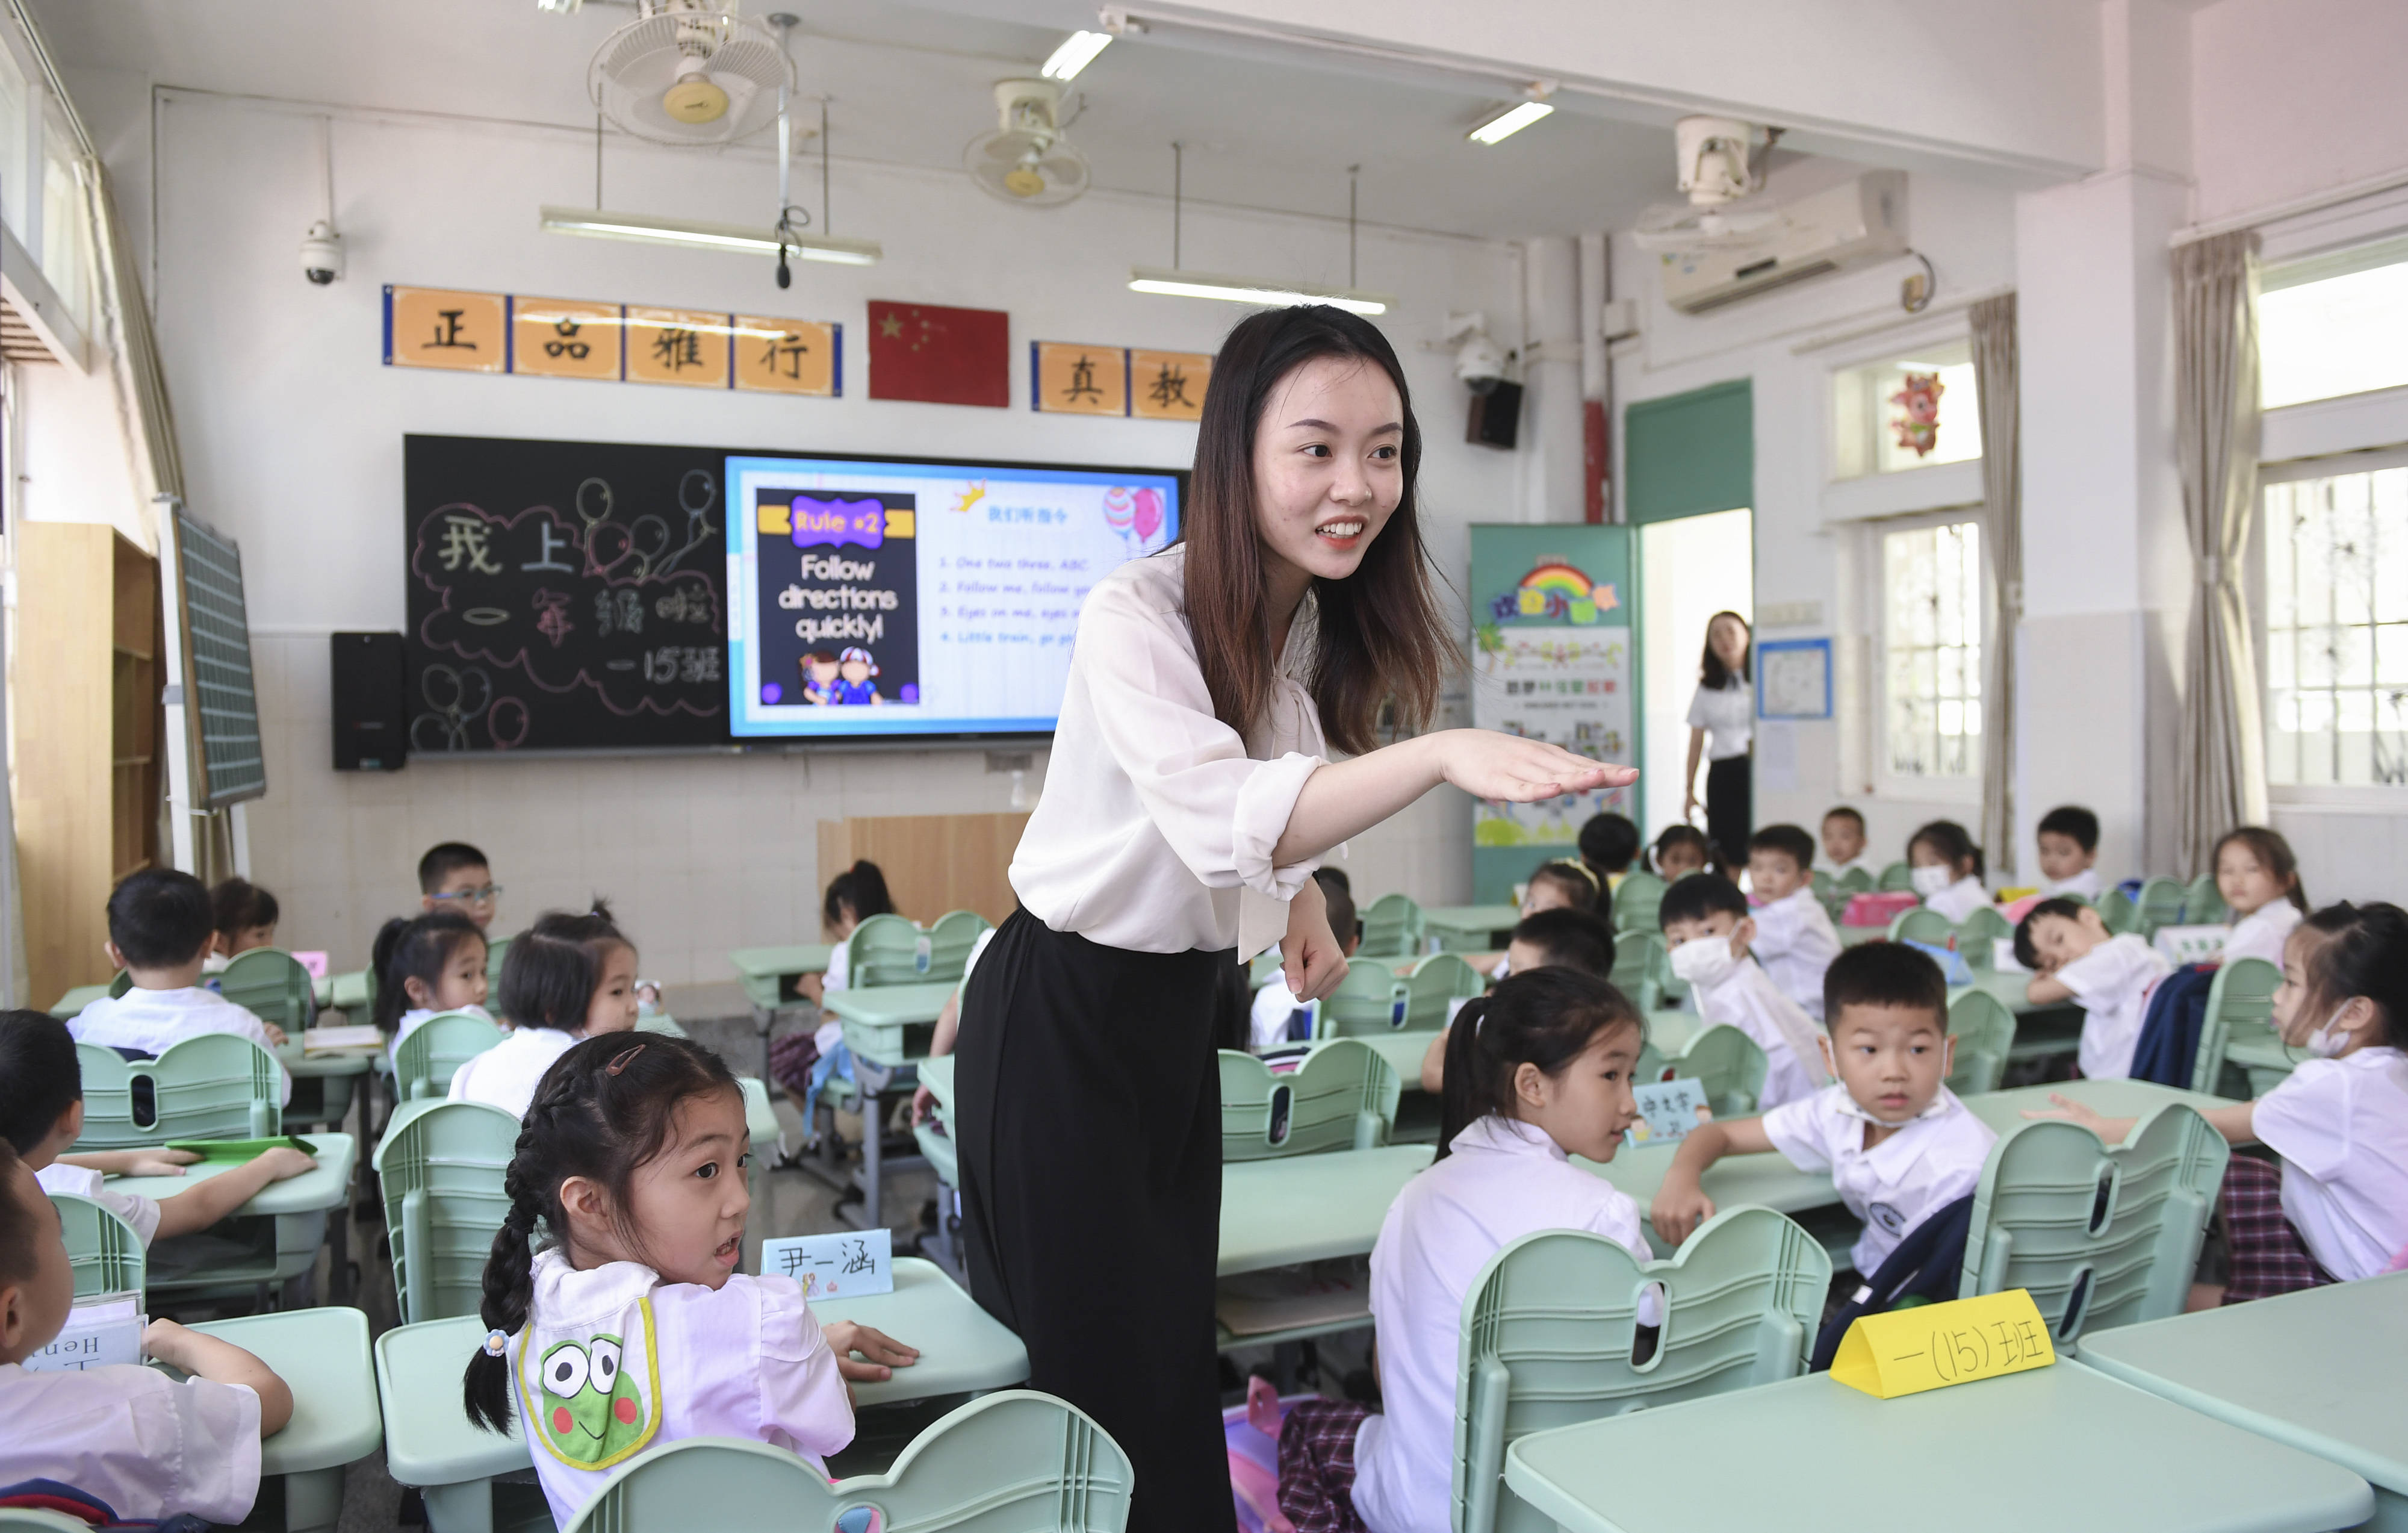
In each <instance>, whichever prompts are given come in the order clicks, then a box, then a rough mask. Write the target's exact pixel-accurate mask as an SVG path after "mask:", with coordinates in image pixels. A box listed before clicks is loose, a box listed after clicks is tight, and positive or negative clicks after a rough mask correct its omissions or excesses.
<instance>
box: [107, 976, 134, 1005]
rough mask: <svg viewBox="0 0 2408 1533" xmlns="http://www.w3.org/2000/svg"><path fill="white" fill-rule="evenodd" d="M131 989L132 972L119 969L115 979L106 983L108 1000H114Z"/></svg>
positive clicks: (132, 986)
mask: <svg viewBox="0 0 2408 1533" xmlns="http://www.w3.org/2000/svg"><path fill="white" fill-rule="evenodd" d="M133 988H134V972H133V970H131V969H123V968H121V969H119V970H118V971H117V974H116V977H115V978H113V979H111V980H110V981H108V998H109V999H110V1000H115V999H117V998H118V997H119V996H122V995H124V994H125V993H126V992H127V991H129V990H131V989H133Z"/></svg>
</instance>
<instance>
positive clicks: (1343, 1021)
mask: <svg viewBox="0 0 2408 1533" xmlns="http://www.w3.org/2000/svg"><path fill="white" fill-rule="evenodd" d="M1314 1004H1315V1007H1316V1010H1315V1011H1314V1013H1313V1022H1312V1036H1313V1037H1314V1038H1372V1037H1377V1036H1378V1035H1380V1034H1383V1033H1397V1032H1402V1031H1403V1030H1404V1027H1405V1019H1406V1018H1407V1017H1408V1016H1409V1015H1411V1014H1412V986H1411V985H1410V984H1408V983H1407V982H1406V981H1403V980H1400V979H1398V978H1397V974H1396V970H1394V969H1392V968H1390V967H1388V966H1387V965H1385V964H1383V963H1382V962H1380V961H1379V960H1378V959H1376V958H1357V959H1355V961H1354V962H1352V963H1350V964H1348V965H1347V966H1346V973H1345V976H1344V977H1343V978H1342V979H1340V981H1338V988H1337V989H1335V990H1333V991H1331V992H1330V993H1329V994H1328V995H1327V996H1325V997H1323V998H1322V999H1321V1000H1320V1001H1318V1002H1316V1003H1314Z"/></svg>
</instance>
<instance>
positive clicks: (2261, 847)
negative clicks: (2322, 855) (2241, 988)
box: [2215, 825, 2308, 965]
mask: <svg viewBox="0 0 2408 1533" xmlns="http://www.w3.org/2000/svg"><path fill="white" fill-rule="evenodd" d="M2215 892H2216V893H2217V894H2219V895H2223V896H2224V903H2225V904H2227V905H2229V906H2230V907H2231V908H2232V932H2231V935H2230V936H2229V937H2227V938H2225V939H2224V961H2225V962H2226V963H2228V964H2229V963H2230V962H2232V961H2233V960H2234V959H2236V958H2263V959H2265V960H2266V961H2267V962H2268V963H2270V964H2276V965H2279V964H2281V963H2282V962H2283V944H2284V943H2285V942H2286V941H2287V940H2288V939H2289V938H2290V935H2291V929H2292V928H2293V927H2295V926H2297V925H2298V924H2300V917H2301V916H2304V915H2306V914H2307V913H2308V896H2307V892H2306V891H2305V890H2304V889H2302V888H2301V887H2300V861H2299V859H2298V858H2297V857H2294V856H2292V855H2291V843H2290V842H2288V841H2286V840H2285V839H2283V838H2282V835H2281V833H2280V832H2278V831H2272V830H2268V829H2266V828H2265V827H2264V826H2263V825H2243V826H2242V827H2241V828H2240V829H2239V830H2229V831H2226V832H2225V833H2224V838H2223V839H2222V840H2220V841H2218V842H2216V843H2215Z"/></svg>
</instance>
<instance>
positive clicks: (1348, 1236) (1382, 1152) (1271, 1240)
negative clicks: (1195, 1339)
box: [1218, 1144, 1437, 1278]
mask: <svg viewBox="0 0 2408 1533" xmlns="http://www.w3.org/2000/svg"><path fill="white" fill-rule="evenodd" d="M1435 1153H1437V1152H1436V1151H1435V1150H1434V1149H1433V1148H1432V1147H1431V1146H1429V1145H1426V1144H1391V1145H1386V1146H1383V1148H1381V1149H1377V1150H1333V1151H1330V1152H1328V1153H1325V1154H1318V1155H1283V1156H1281V1157H1279V1158H1277V1159H1274V1160H1242V1161H1232V1162H1230V1163H1229V1164H1227V1165H1226V1166H1224V1167H1222V1168H1221V1256H1220V1266H1219V1268H1218V1270H1219V1273H1220V1275H1221V1276H1222V1277H1225V1278H1226V1277H1228V1276H1230V1275H1231V1274H1232V1273H1238V1272H1259V1271H1261V1270H1262V1269H1263V1268H1267V1267H1293V1266H1296V1265H1297V1263H1299V1262H1317V1261H1324V1260H1326V1259H1328V1258H1330V1257H1332V1256H1361V1255H1366V1254H1369V1252H1370V1249H1371V1246H1372V1244H1373V1242H1374V1241H1376V1240H1378V1239H1379V1238H1380V1223H1381V1221H1382V1220H1383V1219H1385V1218H1386V1217H1387V1215H1388V1205H1389V1204H1391V1203H1393V1202H1395V1201H1396V1200H1397V1195H1398V1193H1400V1192H1402V1191H1404V1189H1405V1183H1406V1182H1411V1181H1412V1179H1413V1176H1414V1173H1416V1172H1418V1171H1420V1170H1421V1169H1422V1168H1425V1167H1426V1166H1427V1165H1429V1163H1430V1157H1431V1156H1432V1155H1434V1154H1435Z"/></svg>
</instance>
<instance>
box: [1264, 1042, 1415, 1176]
mask: <svg viewBox="0 0 2408 1533" xmlns="http://www.w3.org/2000/svg"><path fill="white" fill-rule="evenodd" d="M1402 1091H1403V1086H1402V1084H1401V1082H1398V1079H1397V1072H1396V1071H1395V1070H1393V1069H1390V1068H1389V1067H1388V1062H1387V1061H1386V1060H1384V1059H1382V1058H1381V1057H1380V1055H1379V1053H1377V1052H1376V1051H1375V1050H1373V1049H1372V1048H1371V1046H1370V1045H1369V1044H1368V1043H1363V1042H1359V1041H1357V1040H1356V1039H1349V1038H1341V1039H1331V1040H1330V1041H1329V1042H1326V1043H1322V1044H1317V1045H1315V1046H1314V1048H1313V1050H1312V1053H1308V1054H1307V1055H1305V1058H1304V1064H1303V1065H1302V1066H1301V1067H1298V1068H1297V1069H1295V1070H1293V1071H1290V1072H1288V1073H1286V1074H1283V1075H1275V1074H1273V1073H1272V1072H1271V1068H1270V1067H1269V1066H1268V1065H1266V1064H1264V1063H1263V1062H1262V1061H1261V1060H1259V1059H1257V1058H1255V1057H1254V1055H1253V1054H1250V1053H1239V1052H1238V1051H1237V1050H1235V1049H1224V1050H1222V1051H1221V1159H1222V1161H1223V1162H1224V1163H1226V1162H1229V1161H1235V1160H1273V1159H1278V1158H1281V1157H1283V1156H1287V1155H1310V1154H1313V1153H1317V1152H1320V1151H1324V1150H1375V1149H1378V1148H1379V1147H1380V1146H1381V1145H1383V1144H1385V1143H1387V1142H1388V1131H1389V1130H1390V1129H1392V1128H1394V1127H1395V1126H1396V1124H1397V1098H1398V1096H1399V1095H1401V1093H1402Z"/></svg>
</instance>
